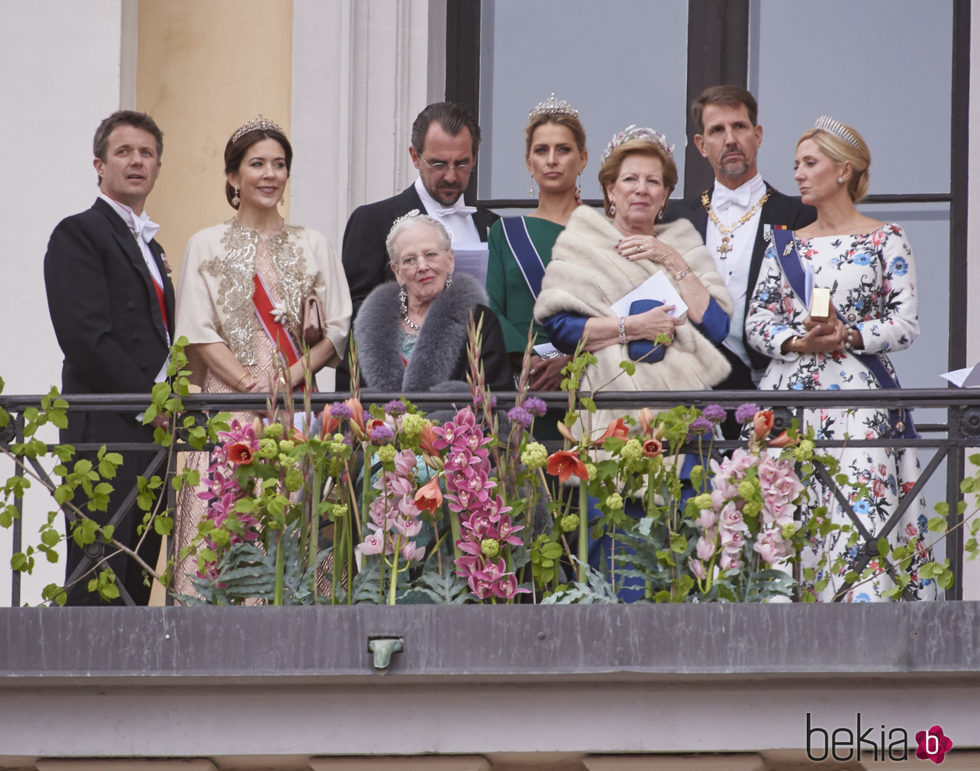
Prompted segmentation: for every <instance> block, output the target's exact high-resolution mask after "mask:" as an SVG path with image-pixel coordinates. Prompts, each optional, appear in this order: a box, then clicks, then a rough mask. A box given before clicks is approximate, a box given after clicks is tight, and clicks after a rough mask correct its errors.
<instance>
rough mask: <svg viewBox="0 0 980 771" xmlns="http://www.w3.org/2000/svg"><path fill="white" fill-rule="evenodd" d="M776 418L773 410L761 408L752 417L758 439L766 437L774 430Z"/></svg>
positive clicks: (753, 428)
mask: <svg viewBox="0 0 980 771" xmlns="http://www.w3.org/2000/svg"><path fill="white" fill-rule="evenodd" d="M774 422H775V418H774V417H773V414H772V410H759V411H758V412H757V413H755V416H754V417H753V418H752V430H753V433H754V435H755V438H756V439H765V438H766V437H767V436H769V432H770V431H772V426H773V423H774Z"/></svg>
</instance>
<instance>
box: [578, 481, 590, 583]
mask: <svg viewBox="0 0 980 771" xmlns="http://www.w3.org/2000/svg"><path fill="white" fill-rule="evenodd" d="M578 515H579V516H578V570H577V575H578V580H579V581H581V582H582V583H585V581H587V580H588V574H587V573H586V570H585V566H586V565H588V564H589V494H588V490H587V488H586V486H585V484H579V486H578Z"/></svg>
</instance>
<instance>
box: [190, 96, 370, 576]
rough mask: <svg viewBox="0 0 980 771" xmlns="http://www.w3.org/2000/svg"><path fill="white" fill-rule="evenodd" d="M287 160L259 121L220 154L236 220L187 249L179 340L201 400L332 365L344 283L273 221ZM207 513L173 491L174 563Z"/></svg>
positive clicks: (200, 457)
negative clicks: (313, 303) (314, 304)
mask: <svg viewBox="0 0 980 771" xmlns="http://www.w3.org/2000/svg"><path fill="white" fill-rule="evenodd" d="M292 160H293V150H292V147H291V146H290V144H289V140H288V139H287V138H286V135H285V133H284V132H283V130H282V129H281V128H280V127H279V126H278V125H277V124H275V123H273V122H272V121H270V120H266V119H265V118H263V117H262V116H261V115H259V117H258V118H257V119H256V120H252V121H249V122H248V123H246V124H245V125H243V126H242V127H241V128H239V129H238V130H237V131H235V133H234V134H232V136H231V138H230V139H229V140H228V143H227V144H226V145H225V178H226V181H225V197H226V198H227V199H228V203H229V204H230V205H231V207H232V208H233V209H234V210H235V215H234V216H233V217H232V218H231V219H229V220H227V221H226V222H223V223H221V224H220V225H214V226H213V227H210V228H206V229H205V230H202V231H200V232H198V233H195V234H194V235H193V236H191V238H190V241H188V243H187V249H186V251H185V252H184V260H183V263H182V264H181V270H180V282H179V284H178V287H177V336H178V337H179V336H184V337H186V338H187V340H188V343H189V344H188V346H187V349H186V352H187V356H188V360H189V366H190V369H191V373H192V374H191V380H192V382H194V383H196V384H197V385H199V386H201V390H202V391H203V392H204V393H246V392H251V393H254V392H264V391H269V390H271V389H272V388H273V386H274V384H276V382H277V381H278V387H280V388H282V387H283V386H288V387H289V388H297V387H301V386H303V385H304V383H305V377H306V371H307V370H311V371H312V372H314V373H315V372H317V371H318V370H320V369H322V368H323V367H324V366H328V365H334V364H336V363H338V362H339V361H340V357H339V356H338V351H341V350H343V346H344V340H345V338H346V336H347V331H348V328H349V326H350V316H351V300H350V294H349V293H348V291H347V281H346V280H345V278H344V271H343V268H342V267H341V263H340V259H339V257H338V256H337V254H336V252H335V251H334V249H333V248H331V246H330V244H329V243H328V241H327V239H326V238H325V237H324V236H323V235H322V234H321V233H318V232H317V231H315V230H311V229H309V228H303V227H300V226H297V225H288V224H286V222H285V220H284V219H283V218H282V216H281V215H280V214H279V209H278V207H279V204H281V203H282V201H283V196H284V194H285V191H286V183H287V182H288V181H289V174H290V169H291V167H292ZM311 298H315V299H316V300H318V301H319V307H320V308H321V309H322V311H323V315H322V317H321V323H320V324H319V325H318V326H319V327H320V328H319V331H318V332H317V331H315V330H314V331H313V332H312V333H311V334H309V335H307V334H305V330H304V327H307V326H310V325H311V322H312V318H311V317H315V316H316V315H317V314H316V313H315V312H313V313H311V312H310V311H308V310H306V306H307V305H308V301H309V300H310V299H311ZM313 326H314V327H315V326H317V325H315V324H313ZM317 338H318V341H316V339H317ZM236 417H238V418H239V419H240V420H243V421H250V420H251V419H252V417H253V416H252V415H251V414H246V415H238V416H236ZM188 463H189V464H191V463H196V464H198V465H199V466H200V470H201V471H202V475H203V471H204V470H205V469H206V467H207V463H208V455H207V453H194V454H192V456H191V458H190V460H189V461H188ZM206 511H207V505H206V504H205V503H204V502H203V501H201V500H199V499H198V498H197V497H196V491H195V490H193V489H191V488H185V489H184V490H182V491H181V496H180V500H179V502H178V512H177V521H176V527H175V541H176V544H175V546H176V550H177V551H176V553H179V551H180V549H182V548H183V547H184V546H187V545H188V544H189V543H190V542H191V541H192V540H193V538H194V536H195V535H196V533H197V525H198V522H199V521H200V520H201V519H202V518H203V517H204V515H205V513H206ZM193 569H194V566H193V563H192V562H190V561H188V562H186V563H185V564H184V565H178V566H177V568H176V570H175V575H174V584H173V585H174V588H175V590H176V591H177V592H183V593H187V592H189V591H191V585H190V576H189V575H188V571H193Z"/></svg>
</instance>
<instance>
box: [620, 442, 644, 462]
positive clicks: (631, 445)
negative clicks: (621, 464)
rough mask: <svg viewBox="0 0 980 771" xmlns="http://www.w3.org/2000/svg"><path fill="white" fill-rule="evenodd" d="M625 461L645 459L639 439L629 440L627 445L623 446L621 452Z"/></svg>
mask: <svg viewBox="0 0 980 771" xmlns="http://www.w3.org/2000/svg"><path fill="white" fill-rule="evenodd" d="M619 454H620V455H621V456H622V458H623V460H627V461H634V460H639V459H640V458H642V457H643V445H642V444H641V443H640V440H639V439H636V438H634V439H629V440H627V442H626V444H624V445H623V449H622V450H620V451H619Z"/></svg>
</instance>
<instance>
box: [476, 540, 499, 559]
mask: <svg viewBox="0 0 980 771" xmlns="http://www.w3.org/2000/svg"><path fill="white" fill-rule="evenodd" d="M480 551H481V552H483V556H484V557H486V558H487V559H491V560H492V559H496V558H497V557H498V556H499V555H500V544H499V543H498V542H497V541H496V540H495V539H493V538H484V539H483V540H482V541H480Z"/></svg>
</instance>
